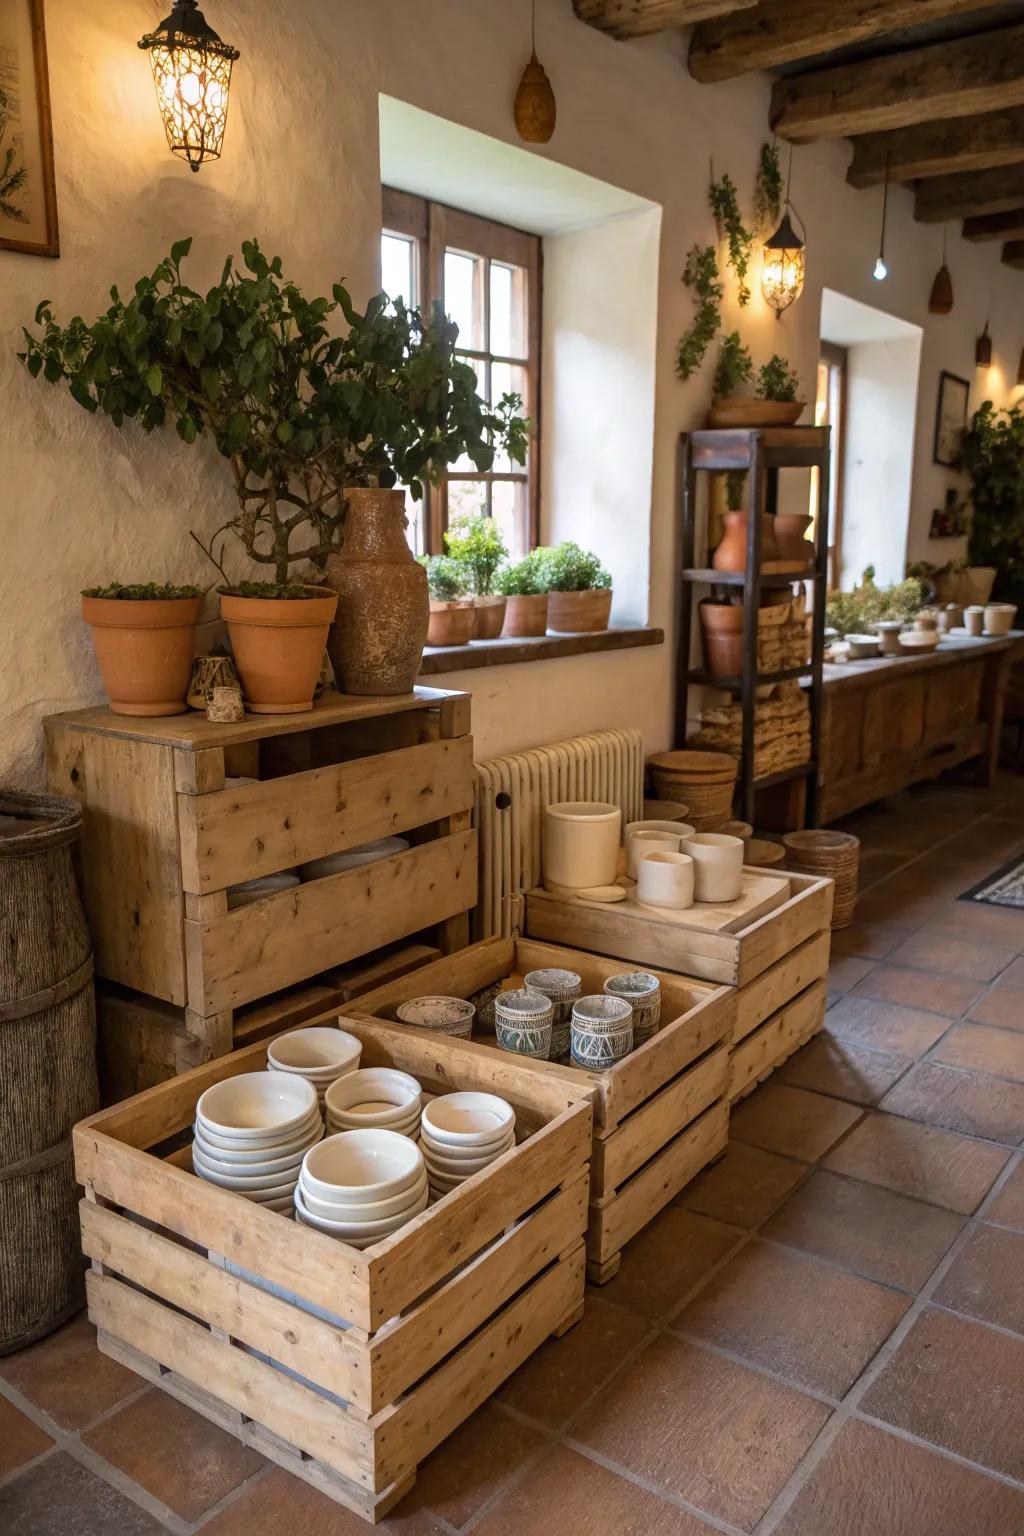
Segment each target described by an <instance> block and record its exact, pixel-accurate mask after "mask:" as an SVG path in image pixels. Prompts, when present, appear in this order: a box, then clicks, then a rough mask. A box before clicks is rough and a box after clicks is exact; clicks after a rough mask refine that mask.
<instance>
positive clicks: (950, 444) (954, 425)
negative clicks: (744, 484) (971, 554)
mask: <svg viewBox="0 0 1024 1536" xmlns="http://www.w3.org/2000/svg"><path fill="white" fill-rule="evenodd" d="M0 3H2V0H0ZM970 393H971V386H970V384H969V383H968V382H967V380H966V379H960V378H957V376H956V374H955V373H946V371H945V370H943V371H942V373H940V374H939V404H938V409H937V410H936V412H935V447H934V449H933V450H932V458H933V459H934V460H935V462H936V464H945V465H946V467H947V468H948V469H954V468H955V467H956V465H957V464H958V463H959V461H960V445H961V443H962V441H963V435H964V432H965V430H966V427H967V400H968V397H969V395H970Z"/></svg>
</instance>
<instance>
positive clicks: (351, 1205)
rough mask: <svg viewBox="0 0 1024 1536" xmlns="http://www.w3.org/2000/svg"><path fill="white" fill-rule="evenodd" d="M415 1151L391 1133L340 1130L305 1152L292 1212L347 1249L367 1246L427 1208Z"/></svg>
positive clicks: (406, 1140)
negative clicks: (346, 1245)
mask: <svg viewBox="0 0 1024 1536" xmlns="http://www.w3.org/2000/svg"><path fill="white" fill-rule="evenodd" d="M427 1199H428V1195H427V1173H426V1169H425V1168H424V1166H423V1155H422V1153H421V1152H420V1149H419V1147H418V1146H417V1145H416V1143H415V1142H414V1141H411V1140H410V1139H409V1137H408V1136H400V1135H398V1134H397V1133H396V1132H395V1131H381V1130H365V1131H342V1132H340V1134H339V1135H337V1136H328V1137H327V1139H326V1140H325V1141H322V1142H321V1143H320V1145H319V1146H316V1147H313V1148H312V1149H311V1150H310V1151H309V1152H307V1154H306V1157H305V1160H304V1162H303V1164H302V1171H301V1173H300V1174H299V1182H298V1185H297V1186H296V1190H295V1214H296V1216H297V1217H298V1219H299V1221H301V1222H303V1223H305V1225H306V1226H307V1227H315V1228H316V1229H317V1231H318V1232H326V1233H327V1234H328V1235H329V1236H330V1237H336V1238H339V1239H340V1240H341V1242H343V1243H348V1244H349V1246H350V1247H351V1248H370V1247H372V1246H373V1244H374V1243H379V1242H380V1241H381V1239H382V1238H385V1237H389V1236H390V1235H391V1233H392V1232H397V1231H398V1228H399V1227H403V1226H404V1225H405V1223H406V1222H407V1221H411V1220H412V1218H413V1217H414V1216H418V1215H419V1213H420V1211H423V1210H425V1209H426V1205H427Z"/></svg>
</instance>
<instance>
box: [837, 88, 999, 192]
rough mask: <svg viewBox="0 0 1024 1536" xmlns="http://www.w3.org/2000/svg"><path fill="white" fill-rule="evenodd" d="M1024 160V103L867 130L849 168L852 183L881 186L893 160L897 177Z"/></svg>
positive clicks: (893, 177) (903, 178)
mask: <svg viewBox="0 0 1024 1536" xmlns="http://www.w3.org/2000/svg"><path fill="white" fill-rule="evenodd" d="M1022 160H1024V107H1008V108H1006V109H1005V110H1004V111H1002V112H982V113H979V114H978V115H977V116H974V117H950V118H945V119H940V121H939V122H936V123H916V124H915V125H914V126H913V127H912V128H899V129H897V130H896V131H895V132H892V133H866V134H862V135H861V137H860V138H856V139H854V141H853V159H852V160H851V161H850V166H849V169H848V170H847V172H846V179H847V181H848V182H849V183H850V185H851V186H852V187H876V186H881V184H882V183H883V182H884V180H885V173H886V167H887V166H888V170H889V178H890V180H891V181H915V180H916V179H917V178H918V177H919V176H948V175H950V174H951V173H953V172H955V171H981V170H988V169H990V168H991V167H992V166H998V165H1017V164H1019V163H1020V162H1021V161H1022Z"/></svg>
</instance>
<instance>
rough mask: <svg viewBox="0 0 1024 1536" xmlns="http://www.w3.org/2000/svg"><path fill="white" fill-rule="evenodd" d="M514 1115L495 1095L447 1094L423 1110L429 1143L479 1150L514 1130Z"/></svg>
mask: <svg viewBox="0 0 1024 1536" xmlns="http://www.w3.org/2000/svg"><path fill="white" fill-rule="evenodd" d="M515 1123H516V1112H515V1110H514V1109H513V1108H512V1106H511V1104H506V1103H505V1100H504V1099H499V1098H498V1096H497V1094H494V1093H446V1094H442V1096H441V1097H440V1098H439V1099H432V1100H431V1101H430V1103H429V1104H424V1106H423V1121H422V1125H423V1132H424V1135H425V1136H426V1137H427V1138H428V1140H429V1141H433V1142H441V1143H446V1144H448V1145H450V1146H453V1147H474V1146H476V1147H479V1146H486V1145H487V1144H488V1143H490V1142H493V1141H494V1140H496V1139H500V1137H501V1136H503V1135H507V1134H508V1132H509V1131H512V1130H514V1129H515Z"/></svg>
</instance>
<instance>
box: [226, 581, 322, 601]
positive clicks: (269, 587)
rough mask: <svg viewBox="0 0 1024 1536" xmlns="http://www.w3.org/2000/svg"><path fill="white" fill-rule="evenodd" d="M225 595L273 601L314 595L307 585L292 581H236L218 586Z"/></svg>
mask: <svg viewBox="0 0 1024 1536" xmlns="http://www.w3.org/2000/svg"><path fill="white" fill-rule="evenodd" d="M217 591H218V592H223V593H224V595H225V596H226V597H265V598H270V599H272V600H273V601H274V602H285V603H294V602H298V601H299V599H301V598H312V597H316V596H317V593H315V592H311V591H310V590H309V588H308V587H301V586H299V585H298V583H297V582H294V581H236V582H234V583H232V584H231V585H230V586H226V587H218V588H217Z"/></svg>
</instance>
